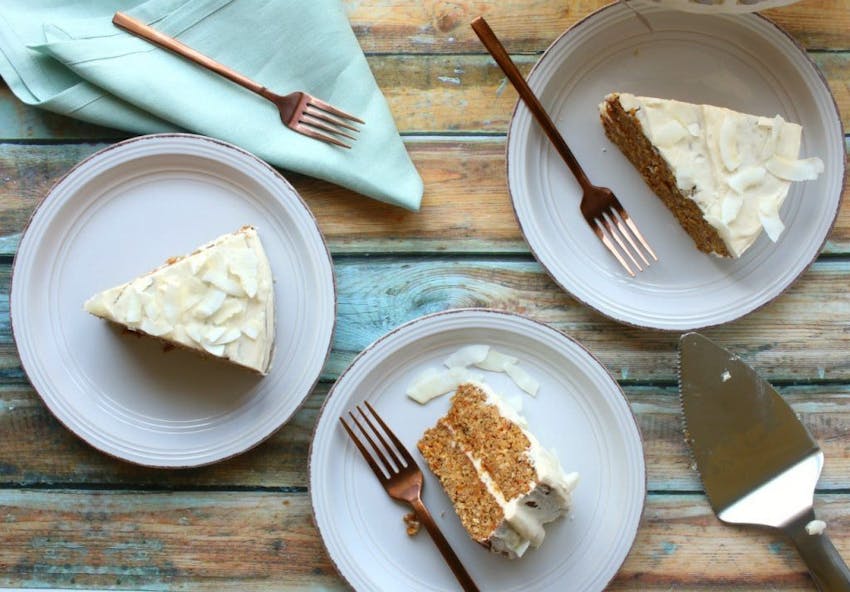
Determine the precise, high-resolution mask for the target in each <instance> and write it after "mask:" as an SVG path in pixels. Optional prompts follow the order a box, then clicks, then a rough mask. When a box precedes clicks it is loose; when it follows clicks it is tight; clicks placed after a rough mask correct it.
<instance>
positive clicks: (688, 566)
mask: <svg viewBox="0 0 850 592" xmlns="http://www.w3.org/2000/svg"><path fill="white" fill-rule="evenodd" d="M846 504H847V502H846V499H845V496H843V495H842V496H838V495H836V496H831V495H826V496H817V497H816V500H815V509H816V511H817V512H818V514H819V515H820V516H821V518H823V519H824V520H826V521H827V523H828V524H829V525H830V526H829V534H830V537H831V538H832V541H833V543H835V546H836V548H837V549H838V550H839V552H840V553H841V554H843V555H844V556H845V557H848V556H850V536H848V535H850V529H848V526H850V521H848V519H847V505H846ZM708 588H711V589H718V590H795V591H796V590H814V589H815V588H814V585H813V584H812V583H811V580H810V579H809V576H808V573H807V572H806V569H805V567H804V566H803V563H802V562H801V560H800V558H799V556H798V555H797V554H796V551H795V550H794V548H793V545H792V544H791V543H789V542H788V541H786V540H785V539H784V538H782V537H780V536H779V535H777V534H775V533H773V532H770V531H767V530H762V529H756V528H751V527H733V526H729V525H724V524H722V523H721V522H720V521H719V520H717V518H715V517H714V515H713V513H712V512H711V508H710V507H709V506H708V504H707V502H706V501H705V498H704V497H702V496H698V497H694V496H690V495H683V496H664V495H659V496H650V497H649V499H648V503H647V505H646V509H645V514H644V517H643V522H642V524H641V528H640V530H639V531H638V536H637V540H636V542H635V546H634V547H633V549H632V552H631V554H630V555H629V557H628V559H627V560H626V563H625V565H624V566H623V568H622V569H621V570H620V573H619V574H618V576H617V579H616V580H615V581H614V582H613V584H612V586H611V587H610V588H609V589H610V590H680V589H681V590H697V589H708Z"/></svg>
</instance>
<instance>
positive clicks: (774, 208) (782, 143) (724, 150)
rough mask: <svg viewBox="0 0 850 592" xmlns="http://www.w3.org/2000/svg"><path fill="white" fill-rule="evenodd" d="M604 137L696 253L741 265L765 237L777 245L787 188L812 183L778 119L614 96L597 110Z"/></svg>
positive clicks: (811, 168) (797, 131)
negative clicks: (764, 234) (667, 212)
mask: <svg viewBox="0 0 850 592" xmlns="http://www.w3.org/2000/svg"><path fill="white" fill-rule="evenodd" d="M599 112H600V117H601V119H602V125H603V126H604V128H605V134H606V135H607V136H608V138H609V139H610V140H611V141H612V142H614V143H615V144H616V145H617V146H618V147H619V148H620V150H621V151H622V152H623V154H625V155H626V157H627V158H628V159H629V160H630V161H631V163H632V164H633V165H634V166H635V168H637V169H638V171H640V174H641V175H642V176H643V179H644V181H646V183H647V185H649V187H650V188H651V189H652V190H653V191H654V192H655V193H656V194H657V195H658V196H659V197H660V198H661V199H662V200H663V201H664V203H665V204H666V205H667V207H668V208H669V209H670V210H671V211H672V212H673V214H675V216H676V218H677V219H678V221H679V224H681V225H682V227H683V228H684V229H685V231H687V233H688V234H689V235H690V236H691V238H692V239H693V240H694V243H696V246H697V248H699V250H700V251H704V252H706V253H713V254H715V255H719V256H722V257H740V256H741V255H742V254H743V253H744V252H745V251H746V250H747V249H748V248H749V247H750V246H751V245H752V244H753V243H754V242H755V240H756V239H757V238H758V236H759V235H760V234H761V232H762V229H764V230H765V232H767V235H768V236H769V237H770V239H771V240H772V241H774V242H776V241H777V240H778V239H779V235H780V234H781V233H782V231H783V230H784V228H785V227H784V225H783V223H782V221H781V220H780V218H779V208H780V207H781V206H782V202H783V201H784V200H785V197H786V196H787V195H788V190H789V188H790V186H791V182H792V181H804V180H809V179H815V178H817V176H818V174H820V173H821V172H823V162H822V161H821V160H820V159H819V158H808V159H803V160H799V159H798V156H799V153H800V140H801V135H802V128H801V127H800V126H799V125H797V124H795V123H789V122H787V121H785V120H784V119H782V117H780V116H779V115H777V116H775V117H759V116H756V115H747V114H744V113H738V112H736V111H732V110H730V109H725V108H723V107H713V106H711V105H696V104H693V103H683V102H681V101H673V100H668V99H656V98H650V97H637V96H634V95H631V94H628V93H612V94H609V95H608V96H606V97H605V100H604V101H603V102H602V103H601V104H600V105H599Z"/></svg>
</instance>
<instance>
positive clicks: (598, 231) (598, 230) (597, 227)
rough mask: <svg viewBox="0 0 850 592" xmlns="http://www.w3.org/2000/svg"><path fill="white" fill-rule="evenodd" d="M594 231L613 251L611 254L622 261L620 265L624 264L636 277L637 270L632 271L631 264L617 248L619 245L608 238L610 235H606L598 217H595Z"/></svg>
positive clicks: (631, 274)
mask: <svg viewBox="0 0 850 592" xmlns="http://www.w3.org/2000/svg"><path fill="white" fill-rule="evenodd" d="M593 232H595V233H596V236H598V237H599V240H601V241H602V244H603V245H605V247H606V248H607V249H608V250H609V251H611V254H612V255H614V257H615V258H616V259H617V261H619V262H620V265H622V266H623V269H625V270H626V272H627V273H628V274H629V275H630V276H632V277H635V272H634V271H632V268H631V267H629V264H628V263H626V260H625V259H623V256H622V255H620V252H619V251H618V250H617V247H616V246H614V243H613V242H611V239H610V238H608V235H606V234H605V232H604V231H603V230H602V228H600V225H599V221H598V220H597V219H594V224H593Z"/></svg>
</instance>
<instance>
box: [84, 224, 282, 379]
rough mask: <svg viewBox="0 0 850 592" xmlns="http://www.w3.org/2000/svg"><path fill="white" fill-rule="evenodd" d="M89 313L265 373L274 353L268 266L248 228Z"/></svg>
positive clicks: (114, 291) (100, 298)
mask: <svg viewBox="0 0 850 592" xmlns="http://www.w3.org/2000/svg"><path fill="white" fill-rule="evenodd" d="M84 308H85V310H86V311H88V312H89V313H91V314H93V315H95V316H98V317H101V318H103V319H106V320H107V321H111V322H113V323H118V324H120V325H124V326H126V327H127V328H128V329H131V330H133V331H137V332H139V333H145V334H147V335H151V336H153V337H157V338H159V339H162V340H165V341H167V342H170V343H173V344H175V345H179V346H181V347H184V348H188V349H194V350H199V351H202V352H205V353H206V354H209V355H211V356H214V357H217V358H222V359H225V360H228V361H230V362H232V363H234V364H238V365H240V366H244V367H246V368H250V369H252V370H255V371H257V372H259V373H260V374H266V373H267V372H268V369H269V365H270V362H271V357H272V349H273V346H274V322H275V321H274V289H273V285H272V274H271V267H270V266H269V261H268V258H267V257H266V253H265V251H264V249H263V246H262V243H261V242H260V239H259V236H258V235H257V231H256V229H255V228H254V227H253V226H245V227H243V228H241V229H239V230H238V231H236V232H234V233H231V234H227V235H224V236H221V237H219V238H217V239H215V240H213V241H211V242H210V243H207V244H205V245H203V246H201V247H199V248H198V249H197V250H195V251H194V252H193V253H191V254H189V255H186V256H184V257H177V258H174V259H171V260H169V262H168V263H166V264H165V265H163V266H161V267H159V268H157V269H155V270H153V271H151V272H150V273H146V274H144V275H142V276H139V277H137V278H136V279H134V280H131V281H129V282H127V283H126V284H122V285H120V286H115V287H114V288H109V289H108V290H105V291H103V292H100V293H98V294H95V295H94V296H92V297H91V298H90V299H89V300H88V301H86V303H85V304H84Z"/></svg>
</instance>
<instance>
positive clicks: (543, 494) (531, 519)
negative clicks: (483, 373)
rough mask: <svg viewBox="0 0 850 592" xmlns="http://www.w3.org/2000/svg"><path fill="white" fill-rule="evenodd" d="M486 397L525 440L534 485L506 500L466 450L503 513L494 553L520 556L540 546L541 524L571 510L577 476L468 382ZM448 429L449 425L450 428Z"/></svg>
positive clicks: (509, 411)
mask: <svg viewBox="0 0 850 592" xmlns="http://www.w3.org/2000/svg"><path fill="white" fill-rule="evenodd" d="M469 384H472V385H474V386H476V387H478V388H479V389H481V391H482V392H484V393H485V395H486V397H487V398H486V402H487V404H489V405H493V406H495V407H496V409H497V410H498V412H499V414H500V415H501V416H502V417H504V418H506V419H508V420H509V421H511V422H513V423H515V424H516V425H517V426H518V427H520V429H521V430H522V432H523V434H524V435H525V436H526V438H528V441H529V448H528V450H527V451H526V452H525V455H526V456H527V457H528V459H529V460H530V461H531V463H532V465H533V466H534V469H535V471H536V473H537V479H536V482H534V483H530V484H529V487H531V490H530V491H528V492H527V493H526V494H524V495H521V496H517V497H515V498H513V499H510V500H508V499H505V497H504V495H503V494H502V492H501V491H500V490H499V488H498V486H497V485H496V484H495V482H494V481H493V479H492V477H491V476H490V475H489V474H488V473H487V471H486V469H485V468H484V467H483V466H482V463H481V461H480V459H477V458H475V457H474V455H473V454H472V453H471V452H470V451H466V452H465V454H466V456H467V458H469V460H470V461H471V462H472V463H473V465H474V467H475V470H476V471H477V472H478V474H479V476H480V478H481V480H482V482H483V483H484V485H485V486H486V488H487V490H488V491H489V493H490V494H491V495H492V496H493V498H494V499H495V500H496V502H497V503H498V504H499V506H500V507H501V508H502V511H503V513H504V521H503V522H502V524H500V525H499V527H498V528H497V529H496V531H495V532H494V533H493V534H492V535H491V536H490V539H489V542H490V545H491V546H492V549H493V551H495V552H497V553H501V554H504V555H507V556H509V557H521V556H522V555H523V553H525V551H526V549H528V547H529V545H530V546H533V547H539V546H540V544H541V543H542V542H543V538H544V536H545V531H544V529H543V524H545V523H547V522H551V521H552V520H554V519H556V518H558V517H559V516H561V515H562V514H564V513H565V512H567V511H568V510H569V508H570V504H571V501H572V491H573V490H574V489H575V487H576V485H577V484H578V473H569V474H566V473H565V472H564V470H563V468H562V467H561V464H560V462H559V461H558V459H557V457H556V456H555V455H554V454H553V453H552V452H550V451H549V450H546V449H545V448H543V447H542V446H541V445H540V442H539V441H538V440H537V438H536V437H535V436H534V434H532V433H530V432H529V431H528V430H527V429H526V428H527V427H528V422H527V421H526V420H525V418H524V417H522V416H521V415H520V414H519V413H518V412H517V411H516V410H515V409H514V408H513V407H512V406H511V405H509V404H508V403H507V402H506V401H505V400H504V399H503V398H502V397H500V396H499V395H498V394H496V392H495V391H493V389H491V388H490V387H489V386H488V385H486V384H484V383H481V382H470V383H469ZM449 427H450V426H449Z"/></svg>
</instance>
